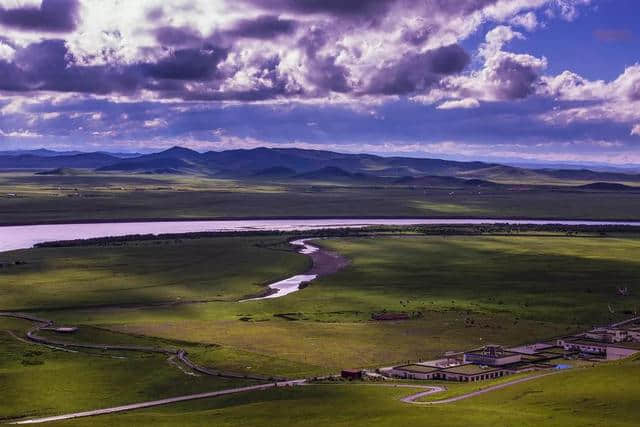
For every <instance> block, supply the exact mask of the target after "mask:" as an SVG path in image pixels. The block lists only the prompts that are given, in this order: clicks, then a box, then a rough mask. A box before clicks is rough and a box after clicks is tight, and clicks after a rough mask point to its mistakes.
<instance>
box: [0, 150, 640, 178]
mask: <svg viewBox="0 0 640 427" xmlns="http://www.w3.org/2000/svg"><path fill="white" fill-rule="evenodd" d="M36 153H37V152H30V153H28V154H15V153H12V154H5V155H2V154H1V153H0V169H38V170H51V169H59V168H77V169H95V170H97V171H99V172H124V173H165V174H198V175H205V176H215V177H223V178H236V179H242V178H253V179H258V178H261V179H269V180H278V179H289V178H293V179H307V180H312V179H315V180H342V181H344V180H371V179H375V180H379V179H381V178H384V181H386V182H390V183H394V182H395V183H398V184H403V185H436V184H435V178H434V177H455V178H460V179H462V181H460V182H457V184H461V185H462V184H464V185H476V186H478V185H488V181H495V182H503V183H530V182H536V183H552V182H556V183H557V182H567V183H572V182H583V183H584V182H586V183H588V182H617V183H633V182H637V183H640V174H631V173H622V172H609V171H601V172H600V171H592V170H588V169H527V168H521V167H515V166H507V165H501V164H496V163H485V162H462V161H453V160H441V159H423V158H410V157H381V156H376V155H372V154H345V153H336V152H332V151H322V150H304V149H298V148H264V147H261V148H254V149H242V150H227V151H209V152H206V153H200V152H197V151H194V150H190V149H188V148H182V147H173V148H170V149H168V150H165V151H161V152H157V153H152V154H145V155H139V156H137V157H130V158H122V157H118V156H116V155H112V154H106V153H100V152H96V153H81V154H64V153H63V154H60V155H53V154H52V153H54V152H51V151H48V150H47V151H44V152H42V155H38V154H36ZM404 177H413V178H418V177H420V179H421V180H422V181H423V183H420V182H417V181H416V182H414V183H411V182H410V180H409V179H408V178H406V180H405V181H402V180H403V179H405V178H404ZM399 179H400V181H399V182H397V181H398V180H399ZM464 180H475V181H469V182H471V184H469V182H467V181H464ZM448 184H452V182H449V183H448ZM448 184H447V183H445V182H440V183H438V185H448Z"/></svg>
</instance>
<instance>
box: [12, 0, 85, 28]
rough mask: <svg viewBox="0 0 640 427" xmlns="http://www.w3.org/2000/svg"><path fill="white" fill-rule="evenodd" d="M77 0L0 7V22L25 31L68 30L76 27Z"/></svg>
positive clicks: (45, 1)
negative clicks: (35, 5) (8, 7)
mask: <svg viewBox="0 0 640 427" xmlns="http://www.w3.org/2000/svg"><path fill="white" fill-rule="evenodd" d="M77 20H78V1H77V0H43V1H42V4H41V5H40V7H33V6H29V7H23V8H15V9H4V8H0V24H2V25H5V26H7V27H12V28H18V29H21V30H26V31H47V32H69V31H73V30H74V29H75V28H76V24H77Z"/></svg>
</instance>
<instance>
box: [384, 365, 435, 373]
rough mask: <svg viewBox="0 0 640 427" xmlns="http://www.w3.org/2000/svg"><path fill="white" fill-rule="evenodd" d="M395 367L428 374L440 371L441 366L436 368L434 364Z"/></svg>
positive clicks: (400, 369) (399, 369)
mask: <svg viewBox="0 0 640 427" xmlns="http://www.w3.org/2000/svg"><path fill="white" fill-rule="evenodd" d="M394 369H397V370H398V371H407V372H415V373H419V374H428V373H431V372H436V371H440V369H439V368H434V367H433V366H424V365H404V366H396V367H395V368H394Z"/></svg>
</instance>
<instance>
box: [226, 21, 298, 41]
mask: <svg viewBox="0 0 640 427" xmlns="http://www.w3.org/2000/svg"><path fill="white" fill-rule="evenodd" d="M295 29H296V22H295V21H293V20H291V19H282V18H279V17H278V16H276V15H262V16H259V17H257V18H255V19H241V20H239V21H237V22H236V23H235V24H234V25H233V27H232V28H231V29H230V30H227V31H226V32H225V33H226V34H227V35H229V36H231V37H246V38H253V39H273V38H276V37H278V36H280V35H283V34H291V33H293V31H294V30H295Z"/></svg>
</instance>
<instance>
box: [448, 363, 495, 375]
mask: <svg viewBox="0 0 640 427" xmlns="http://www.w3.org/2000/svg"><path fill="white" fill-rule="evenodd" d="M501 370H502V368H484V367H482V366H480V365H474V364H471V363H468V364H465V365H460V366H454V367H452V368H447V369H442V372H448V373H450V374H463V375H476V374H485V373H487V372H494V371H501Z"/></svg>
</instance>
